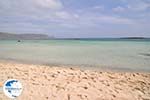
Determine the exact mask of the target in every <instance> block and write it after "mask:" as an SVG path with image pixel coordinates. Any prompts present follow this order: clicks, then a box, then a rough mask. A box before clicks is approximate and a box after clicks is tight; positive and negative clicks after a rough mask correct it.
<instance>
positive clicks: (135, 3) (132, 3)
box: [121, 0, 150, 11]
mask: <svg viewBox="0 0 150 100" xmlns="http://www.w3.org/2000/svg"><path fill="white" fill-rule="evenodd" d="M121 1H122V2H123V3H125V4H126V7H122V8H124V9H126V10H128V11H145V10H147V9H149V8H150V2H147V1H145V0H121ZM122 8H121V9H122Z"/></svg>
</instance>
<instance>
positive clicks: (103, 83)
mask: <svg viewBox="0 0 150 100" xmlns="http://www.w3.org/2000/svg"><path fill="white" fill-rule="evenodd" d="M7 79H18V80H20V81H21V83H22V85H23V92H22V94H21V95H20V96H19V97H18V98H17V100H150V73H144V72H117V71H94V70H81V69H79V68H73V67H72V68H66V67H65V66H62V67H58V66H40V65H31V64H19V63H12V62H9V63H8V62H0V100H10V99H9V98H8V97H6V96H5V95H4V93H3V91H2V84H3V83H4V82H5V81H6V80H7Z"/></svg>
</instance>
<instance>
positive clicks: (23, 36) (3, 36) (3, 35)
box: [0, 32, 53, 40]
mask: <svg viewBox="0 0 150 100" xmlns="http://www.w3.org/2000/svg"><path fill="white" fill-rule="evenodd" d="M51 38H53V37H50V36H48V35H46V34H14V33H6V32H0V40H46V39H51Z"/></svg>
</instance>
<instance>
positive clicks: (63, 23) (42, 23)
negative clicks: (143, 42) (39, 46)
mask: <svg viewBox="0 0 150 100" xmlns="http://www.w3.org/2000/svg"><path fill="white" fill-rule="evenodd" d="M0 31H2V32H14V33H20V34H22V33H42V34H49V35H53V36H55V37H122V36H145V37H150V0H1V1H0Z"/></svg>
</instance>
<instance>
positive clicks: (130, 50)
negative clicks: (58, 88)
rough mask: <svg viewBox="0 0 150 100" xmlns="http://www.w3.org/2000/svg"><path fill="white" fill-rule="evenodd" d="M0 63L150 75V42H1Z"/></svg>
mask: <svg viewBox="0 0 150 100" xmlns="http://www.w3.org/2000/svg"><path fill="white" fill-rule="evenodd" d="M0 59H1V60H8V61H18V62H28V63H35V64H46V65H47V64H48V65H75V66H76V65H77V66H82V67H90V68H104V69H105V68H110V69H119V70H139V71H150V40H148V39H146V40H145V39H142V40H130V39H129V40H128V39H87V40H82V39H81V40H22V41H21V42H17V40H0Z"/></svg>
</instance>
